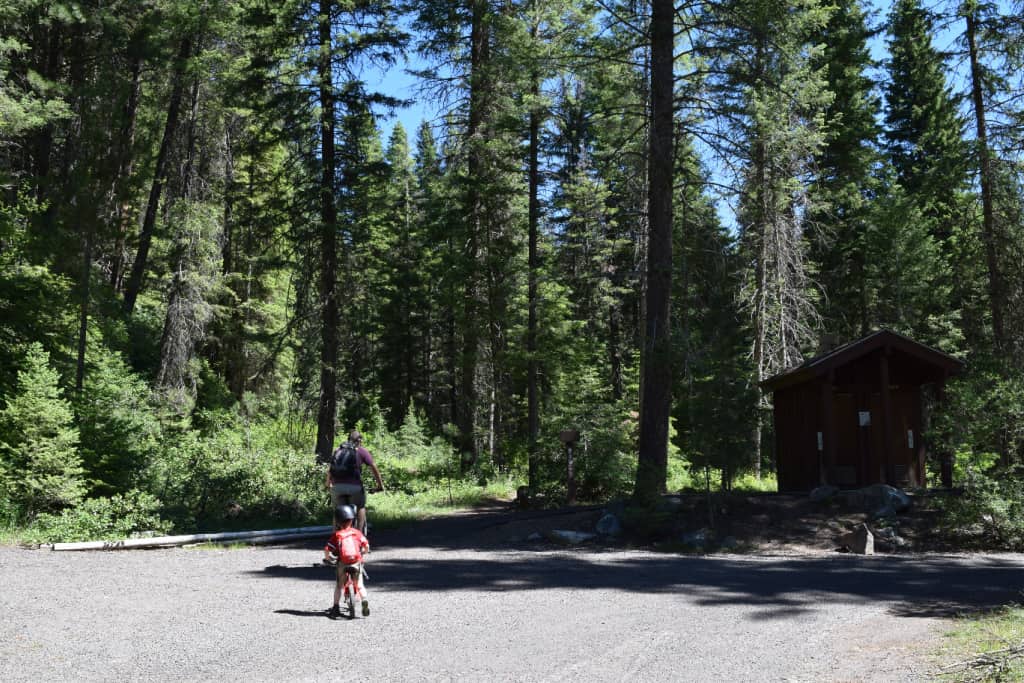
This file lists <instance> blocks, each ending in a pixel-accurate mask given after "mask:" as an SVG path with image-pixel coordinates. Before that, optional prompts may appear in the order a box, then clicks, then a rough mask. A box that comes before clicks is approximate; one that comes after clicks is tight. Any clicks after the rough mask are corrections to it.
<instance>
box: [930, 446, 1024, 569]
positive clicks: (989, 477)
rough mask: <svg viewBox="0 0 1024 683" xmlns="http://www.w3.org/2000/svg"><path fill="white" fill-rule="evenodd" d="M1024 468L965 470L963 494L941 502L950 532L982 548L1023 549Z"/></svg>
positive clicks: (970, 467) (944, 518)
mask: <svg viewBox="0 0 1024 683" xmlns="http://www.w3.org/2000/svg"><path fill="white" fill-rule="evenodd" d="M1022 474H1024V467H1021V466H1015V467H1011V468H1006V469H1002V468H999V469H995V470H990V471H988V472H984V471H982V470H981V469H979V468H976V467H972V466H968V467H967V468H966V469H965V470H964V479H963V494H962V495H960V496H957V497H954V498H950V499H948V500H946V501H944V502H943V503H942V512H943V524H944V526H945V527H946V529H947V531H948V532H949V533H951V534H952V535H954V536H957V537H959V538H961V539H962V540H964V541H966V542H968V543H970V544H974V545H978V546H981V547H989V548H992V547H995V548H1002V549H1007V550H1024V481H1022V480H1021V475H1022Z"/></svg>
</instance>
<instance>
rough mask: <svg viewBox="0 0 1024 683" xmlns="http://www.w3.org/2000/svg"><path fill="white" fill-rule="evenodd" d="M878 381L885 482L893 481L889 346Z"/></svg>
mask: <svg viewBox="0 0 1024 683" xmlns="http://www.w3.org/2000/svg"><path fill="white" fill-rule="evenodd" d="M879 370H880V372H879V378H878V381H879V382H880V383H881V385H882V386H881V393H882V420H881V422H882V424H881V428H882V462H883V463H885V476H884V477H883V481H882V483H883V484H892V483H893V467H892V433H891V430H890V428H889V426H890V425H891V424H892V396H891V395H890V394H889V347H888V346H886V347H885V349H883V350H882V360H881V363H880V368H879Z"/></svg>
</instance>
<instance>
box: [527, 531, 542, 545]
mask: <svg viewBox="0 0 1024 683" xmlns="http://www.w3.org/2000/svg"><path fill="white" fill-rule="evenodd" d="M526 540H527V541H529V542H530V543H537V542H539V541H543V540H544V536H542V535H541V533H540V532H539V531H534V532H533V533H532V534H530V535H529V536H527V537H526Z"/></svg>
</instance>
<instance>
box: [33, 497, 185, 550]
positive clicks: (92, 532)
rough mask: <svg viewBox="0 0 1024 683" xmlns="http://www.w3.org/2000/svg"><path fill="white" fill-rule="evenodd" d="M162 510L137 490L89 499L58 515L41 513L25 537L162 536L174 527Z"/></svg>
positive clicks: (45, 540) (47, 539) (58, 539)
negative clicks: (163, 516)
mask: <svg viewBox="0 0 1024 683" xmlns="http://www.w3.org/2000/svg"><path fill="white" fill-rule="evenodd" d="M159 510H160V501H158V500H157V499H156V498H155V497H154V496H152V495H151V494H148V493H143V492H141V491H137V490H132V491H129V492H127V493H125V494H123V495H114V496H111V497H109V498H90V499H88V500H85V501H83V502H82V503H81V504H80V505H78V506H76V507H73V508H68V509H66V510H62V511H61V512H60V513H59V514H48V513H45V514H41V515H39V516H38V517H36V519H35V522H34V523H33V524H32V526H31V527H29V529H28V530H27V531H26V532H25V534H24V535H23V536H24V538H25V540H27V541H30V542H35V543H60V542H72V541H99V540H119V539H124V538H129V537H131V536H132V535H133V534H137V533H141V532H146V533H152V534H153V535H157V536H159V535H163V534H166V533H168V532H169V531H170V530H171V523H170V522H169V521H166V520H163V519H161V517H160V513H159Z"/></svg>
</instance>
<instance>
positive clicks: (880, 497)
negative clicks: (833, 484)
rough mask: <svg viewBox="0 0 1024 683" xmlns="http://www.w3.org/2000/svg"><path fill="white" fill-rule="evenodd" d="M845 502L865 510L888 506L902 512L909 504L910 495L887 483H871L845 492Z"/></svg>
mask: <svg viewBox="0 0 1024 683" xmlns="http://www.w3.org/2000/svg"><path fill="white" fill-rule="evenodd" d="M846 499H847V502H848V503H850V504H851V505H857V506H860V507H862V508H864V509H865V510H881V509H882V508H884V507H886V506H889V507H891V508H892V509H893V511H894V512H897V513H899V512H904V511H905V510H908V509H909V508H910V505H911V500H910V496H908V495H907V494H906V493H905V492H904V491H903V490H901V489H898V488H896V487H895V486H889V485H888V484H872V485H871V486H867V487H865V488H862V489H858V490H856V491H848V492H847V493H846Z"/></svg>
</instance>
